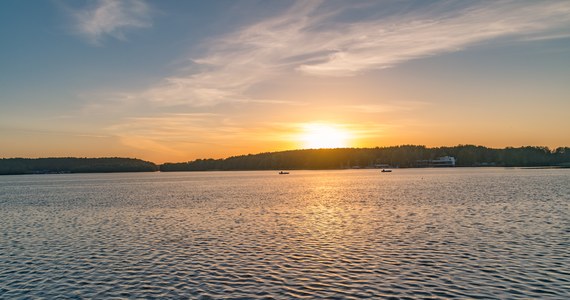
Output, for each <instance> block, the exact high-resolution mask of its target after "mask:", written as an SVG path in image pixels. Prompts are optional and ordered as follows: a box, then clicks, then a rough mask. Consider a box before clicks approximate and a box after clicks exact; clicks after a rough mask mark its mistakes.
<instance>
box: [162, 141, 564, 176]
mask: <svg viewBox="0 0 570 300" xmlns="http://www.w3.org/2000/svg"><path fill="white" fill-rule="evenodd" d="M443 156H452V157H454V158H455V159H456V166H458V167H480V166H498V167H538V166H561V167H568V166H570V148H569V147H560V148H557V149H555V150H550V149H549V148H547V147H535V146H527V147H519V148H513V147H507V148H504V149H493V148H487V147H483V146H474V145H459V146H454V147H435V148H428V147H425V146H416V145H402V146H392V147H376V148H339V149H307V150H290V151H280V152H267V153H260V154H249V155H241V156H232V157H228V158H225V159H211V158H210V159H197V160H194V161H190V162H185V163H165V164H162V165H161V166H160V170H161V171H163V172H169V171H211V170H221V171H232V170H293V169H307V170H319V169H325V170H326V169H347V168H371V167H375V166H381V165H384V166H389V167H397V168H414V167H419V164H418V161H422V160H431V159H437V158H438V157H443Z"/></svg>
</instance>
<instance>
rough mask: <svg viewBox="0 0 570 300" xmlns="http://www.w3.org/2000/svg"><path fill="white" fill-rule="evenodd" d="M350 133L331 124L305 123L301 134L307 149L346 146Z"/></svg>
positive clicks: (304, 146)
mask: <svg viewBox="0 0 570 300" xmlns="http://www.w3.org/2000/svg"><path fill="white" fill-rule="evenodd" d="M349 137H350V136H349V134H348V132H347V131H346V130H343V129H342V128H339V127H338V126H334V125H329V124H305V125H303V133H301V135H300V140H301V143H302V144H303V148H305V149H321V148H345V147H347V143H348V139H349Z"/></svg>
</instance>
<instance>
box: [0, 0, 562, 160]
mask: <svg viewBox="0 0 570 300" xmlns="http://www.w3.org/2000/svg"><path fill="white" fill-rule="evenodd" d="M0 45H1V47H0V70H1V71H0V157H48V156H79V157H100V156H121V157H137V158H142V159H146V160H151V161H154V162H157V163H161V162H165V161H171V162H178V161H186V160H193V159H196V158H208V157H213V158H220V157H227V156H231V155H240V154H248V153H258V152H266V151H279V150H286V149H298V148H322V147H375V146H390V145H399V144H419V145H427V146H444V145H445V146H453V145H457V144H477V145H484V146H489V147H505V146H522V145H535V146H549V147H557V146H570V129H569V128H570V117H569V116H568V115H569V112H570V1H522V0H517V1H382V0H373V1H352V0H351V1H349V0H346V1H336V0H331V1H317V0H314V1H288V0H283V1H240V0H237V1H233V0H232V1H230V0H219V1H145V0H124V1H113V0H101V1H75V0H74V1H71V0H69V1H66V0H54V1H18V0H6V1H2V2H1V3H0Z"/></svg>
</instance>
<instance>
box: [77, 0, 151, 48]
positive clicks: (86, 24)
mask: <svg viewBox="0 0 570 300" xmlns="http://www.w3.org/2000/svg"><path fill="white" fill-rule="evenodd" d="M150 12H151V11H150V8H149V6H148V5H147V4H146V3H145V2H144V1H143V0H121V1H120V0H100V1H98V2H97V5H95V6H94V7H91V8H88V9H84V10H81V11H76V12H75V13H74V18H75V21H76V26H77V31H78V32H79V34H81V35H82V36H83V37H85V38H86V39H87V40H88V41H89V42H90V43H93V44H96V45H99V44H101V42H102V40H103V39H104V38H105V37H106V36H110V37H113V38H116V39H119V40H124V39H125V32H126V31H127V30H130V29H137V28H146V27H150V26H151V25H152V24H151V22H150Z"/></svg>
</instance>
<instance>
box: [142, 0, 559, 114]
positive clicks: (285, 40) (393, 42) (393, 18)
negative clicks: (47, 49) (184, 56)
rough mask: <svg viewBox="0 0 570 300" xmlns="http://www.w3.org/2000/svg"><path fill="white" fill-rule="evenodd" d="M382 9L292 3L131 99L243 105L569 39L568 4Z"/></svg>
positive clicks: (448, 4) (216, 42) (222, 39)
mask: <svg viewBox="0 0 570 300" xmlns="http://www.w3.org/2000/svg"><path fill="white" fill-rule="evenodd" d="M383 5H385V3H379V2H371V3H367V4H366V5H361V6H362V7H360V8H359V7H358V6H356V7H355V6H354V5H351V3H346V2H343V3H341V5H338V3H332V4H331V3H330V2H318V1H299V2H296V3H295V4H294V5H293V6H292V7H290V8H289V9H288V10H287V11H285V12H283V13H282V14H280V15H277V16H273V17H270V18H267V19H265V20H263V21H261V22H258V23H255V24H251V25H248V26H244V27H242V28H241V29H239V30H237V31H235V32H232V33H230V34H227V35H225V36H223V37H220V38H218V39H215V40H213V41H210V42H208V43H207V44H205V45H204V49H205V51H204V53H203V54H202V55H199V56H194V57H193V58H192V64H193V67H191V68H188V69H190V70H194V71H193V72H187V73H186V74H182V75H177V76H172V77H168V78H165V79H164V80H163V81H162V82H160V83H158V84H156V85H154V86H152V87H151V88H149V89H147V90H145V91H142V92H139V93H136V95H131V97H134V98H137V99H144V100H147V101H149V102H152V103H155V104H158V105H183V104H188V105H212V104H217V103H220V102H225V101H245V100H247V99H251V98H252V95H251V89H252V88H253V87H255V86H257V85H260V84H263V83H265V82H268V81H271V80H278V79H279V78H285V77H287V76H321V77H322V76H334V77H339V76H355V75H358V74H361V73H364V72H367V71H370V70H378V69H384V68H389V67H394V66H396V65H398V64H401V63H404V62H407V61H410V60H414V59H420V58H424V57H429V56H435V55H441V54H443V53H449V52H455V51H460V50H462V49H466V48H468V47H470V46H473V45H476V44H482V43H489V42H491V41H494V40H497V39H499V38H509V39H511V40H512V39H521V40H522V39H525V40H529V39H537V40H538V39H540V38H541V37H543V36H550V35H552V33H556V34H558V35H566V34H569V33H570V2H568V1H530V2H527V1H493V2H490V1H481V2H462V1H459V2H454V1H445V2H436V3H435V4H425V5H422V7H419V8H414V9H408V10H403V11H399V12H398V13H397V14H382V12H383ZM349 12H350V13H352V14H353V17H351V18H348V17H346V16H345V14H347V13H349ZM374 12H377V13H374ZM359 14H360V15H359ZM361 15H362V16H361Z"/></svg>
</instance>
